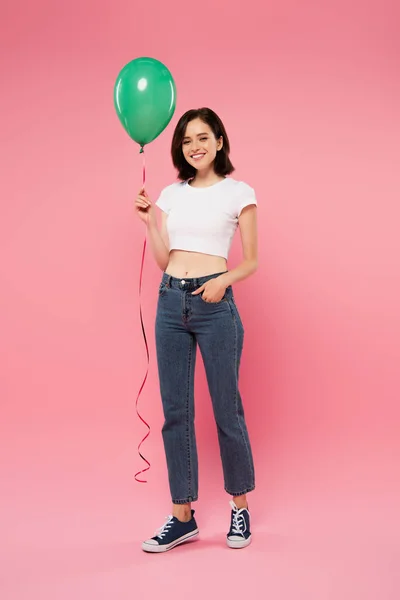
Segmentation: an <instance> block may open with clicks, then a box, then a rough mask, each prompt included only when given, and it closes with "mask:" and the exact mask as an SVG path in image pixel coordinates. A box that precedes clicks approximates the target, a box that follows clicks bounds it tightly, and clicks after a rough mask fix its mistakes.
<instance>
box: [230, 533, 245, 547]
mask: <svg viewBox="0 0 400 600" xmlns="http://www.w3.org/2000/svg"><path fill="white" fill-rule="evenodd" d="M226 543H227V544H228V546H229V548H246V546H248V545H249V544H250V543H251V535H250V536H249V537H248V538H247V540H229V539H228V538H226Z"/></svg>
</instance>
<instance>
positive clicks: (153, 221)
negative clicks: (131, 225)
mask: <svg viewBox="0 0 400 600" xmlns="http://www.w3.org/2000/svg"><path fill="white" fill-rule="evenodd" d="M135 208H136V213H137V216H138V217H139V218H140V220H141V221H142V222H143V223H144V224H145V225H146V227H147V234H148V239H149V245H150V248H151V252H152V254H153V256H154V259H155V261H156V263H157V264H158V266H159V267H160V269H161V270H162V271H165V269H166V268H167V266H168V262H169V239H168V232H167V215H166V213H165V212H163V211H162V213H161V214H162V217H161V231H160V230H159V229H158V225H157V217H156V209H155V207H154V205H153V203H152V201H151V200H150V198H149V196H148V194H147V192H146V191H145V190H144V189H143V188H142V189H141V190H140V191H139V194H138V196H137V198H136V201H135Z"/></svg>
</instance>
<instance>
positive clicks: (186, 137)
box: [183, 132, 208, 140]
mask: <svg viewBox="0 0 400 600" xmlns="http://www.w3.org/2000/svg"><path fill="white" fill-rule="evenodd" d="M202 135H208V133H207V132H205V133H198V134H197V137H201V136H202ZM183 139H184V140H190V136H189V135H185V137H184V138H183Z"/></svg>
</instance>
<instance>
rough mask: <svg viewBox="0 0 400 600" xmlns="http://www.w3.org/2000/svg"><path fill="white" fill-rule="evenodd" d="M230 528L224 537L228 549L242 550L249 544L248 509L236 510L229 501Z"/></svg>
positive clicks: (233, 504)
mask: <svg viewBox="0 0 400 600" xmlns="http://www.w3.org/2000/svg"><path fill="white" fill-rule="evenodd" d="M229 504H230V505H231V507H232V514H231V528H230V530H229V533H228V534H227V536H226V543H227V544H228V546H229V548H244V547H245V546H248V545H249V544H250V542H251V533H250V513H249V510H248V508H240V509H239V508H238V507H237V506H236V504H235V503H234V502H233V500H231V501H230V502H229Z"/></svg>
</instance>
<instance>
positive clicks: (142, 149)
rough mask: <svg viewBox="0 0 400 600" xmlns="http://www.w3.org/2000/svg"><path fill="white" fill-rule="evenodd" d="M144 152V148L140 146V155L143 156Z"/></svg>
mask: <svg viewBox="0 0 400 600" xmlns="http://www.w3.org/2000/svg"><path fill="white" fill-rule="evenodd" d="M143 152H144V148H143V146H140V152H139V154H143Z"/></svg>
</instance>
